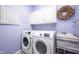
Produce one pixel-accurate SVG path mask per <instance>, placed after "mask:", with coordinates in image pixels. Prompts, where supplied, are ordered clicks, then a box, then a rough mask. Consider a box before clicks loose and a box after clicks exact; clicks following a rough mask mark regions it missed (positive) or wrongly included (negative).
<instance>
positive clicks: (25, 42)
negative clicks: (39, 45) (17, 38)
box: [23, 37, 29, 47]
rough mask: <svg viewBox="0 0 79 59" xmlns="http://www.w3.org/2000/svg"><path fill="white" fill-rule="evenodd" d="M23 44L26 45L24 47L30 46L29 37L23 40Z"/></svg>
mask: <svg viewBox="0 0 79 59" xmlns="http://www.w3.org/2000/svg"><path fill="white" fill-rule="evenodd" d="M23 44H24V46H26V47H27V46H28V44H29V40H28V38H27V37H24V38H23Z"/></svg>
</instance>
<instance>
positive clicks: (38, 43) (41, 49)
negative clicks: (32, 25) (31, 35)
mask: <svg viewBox="0 0 79 59" xmlns="http://www.w3.org/2000/svg"><path fill="white" fill-rule="evenodd" d="M33 49H34V52H35V53H36V54H49V53H51V52H50V51H51V48H50V45H49V43H48V42H47V41H46V40H45V39H40V38H39V39H37V40H35V42H34V45H33Z"/></svg>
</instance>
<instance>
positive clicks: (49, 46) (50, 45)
mask: <svg viewBox="0 0 79 59" xmlns="http://www.w3.org/2000/svg"><path fill="white" fill-rule="evenodd" d="M55 34H56V32H55V31H34V33H33V53H34V54H52V53H55V50H56V49H55V42H56V41H55V36H56V35H55Z"/></svg>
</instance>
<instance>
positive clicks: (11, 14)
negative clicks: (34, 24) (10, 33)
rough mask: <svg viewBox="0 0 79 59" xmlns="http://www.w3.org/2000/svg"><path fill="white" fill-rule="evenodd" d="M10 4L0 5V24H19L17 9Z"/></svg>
mask: <svg viewBox="0 0 79 59" xmlns="http://www.w3.org/2000/svg"><path fill="white" fill-rule="evenodd" d="M15 9H16V8H13V7H12V6H7V5H2V6H1V19H0V24H16V25H18V24H19V14H18V13H17V9H16V10H15Z"/></svg>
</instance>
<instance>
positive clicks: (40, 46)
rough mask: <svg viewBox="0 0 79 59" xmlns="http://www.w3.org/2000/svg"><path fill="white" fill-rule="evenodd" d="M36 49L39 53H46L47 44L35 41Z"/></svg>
mask: <svg viewBox="0 0 79 59" xmlns="http://www.w3.org/2000/svg"><path fill="white" fill-rule="evenodd" d="M36 49H37V51H38V52H39V53H40V54H46V53H47V46H46V45H45V44H44V43H43V42H42V41H38V42H36Z"/></svg>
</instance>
